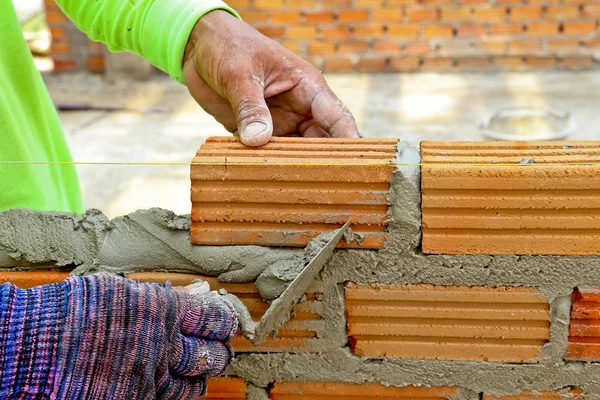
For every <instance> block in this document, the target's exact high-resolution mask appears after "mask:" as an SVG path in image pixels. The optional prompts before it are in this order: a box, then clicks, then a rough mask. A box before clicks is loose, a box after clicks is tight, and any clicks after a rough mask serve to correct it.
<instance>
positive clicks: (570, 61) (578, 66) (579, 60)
mask: <svg viewBox="0 0 600 400" xmlns="http://www.w3.org/2000/svg"><path fill="white" fill-rule="evenodd" d="M562 65H563V67H564V68H566V69H570V70H582V69H590V68H592V67H593V66H594V57H593V56H591V55H588V56H566V57H563V59H562Z"/></svg>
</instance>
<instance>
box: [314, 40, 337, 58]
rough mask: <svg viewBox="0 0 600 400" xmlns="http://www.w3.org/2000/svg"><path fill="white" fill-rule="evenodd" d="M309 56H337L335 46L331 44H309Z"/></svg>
mask: <svg viewBox="0 0 600 400" xmlns="http://www.w3.org/2000/svg"><path fill="white" fill-rule="evenodd" d="M308 54H310V55H311V56H323V55H333V54H335V44H334V43H329V42H312V43H309V45H308Z"/></svg>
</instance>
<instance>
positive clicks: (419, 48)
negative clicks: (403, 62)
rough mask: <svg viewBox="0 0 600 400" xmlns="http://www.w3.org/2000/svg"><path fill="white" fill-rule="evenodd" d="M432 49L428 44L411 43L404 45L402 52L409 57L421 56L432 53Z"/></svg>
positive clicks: (423, 42) (422, 42)
mask: <svg viewBox="0 0 600 400" xmlns="http://www.w3.org/2000/svg"><path fill="white" fill-rule="evenodd" d="M433 51H434V48H433V47H432V46H431V44H429V42H425V41H421V42H413V43H409V44H407V45H406V47H405V48H404V52H405V53H406V54H409V55H423V54H429V53H433Z"/></svg>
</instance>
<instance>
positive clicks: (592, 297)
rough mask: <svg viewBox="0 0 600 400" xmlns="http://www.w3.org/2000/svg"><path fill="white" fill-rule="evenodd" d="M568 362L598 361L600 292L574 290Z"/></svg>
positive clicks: (595, 290) (599, 345)
mask: <svg viewBox="0 0 600 400" xmlns="http://www.w3.org/2000/svg"><path fill="white" fill-rule="evenodd" d="M566 358H567V359H568V360H581V361H598V360H600V290H598V289H575V291H574V292H573V303H572V306H571V324H570V326H569V344H568V346H567V354H566Z"/></svg>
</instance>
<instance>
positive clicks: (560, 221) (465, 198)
mask: <svg viewBox="0 0 600 400" xmlns="http://www.w3.org/2000/svg"><path fill="white" fill-rule="evenodd" d="M421 150H422V162H423V164H424V165H423V167H422V183H421V184H422V211H423V242H422V246H423V252H425V253H432V254H556V255H585V254H598V253H600V211H599V210H600V158H599V156H600V142H599V141H580V142H577V141H575V142H535V141H532V142H423V143H421ZM561 164H562V165H561ZM564 164H569V165H564Z"/></svg>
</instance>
